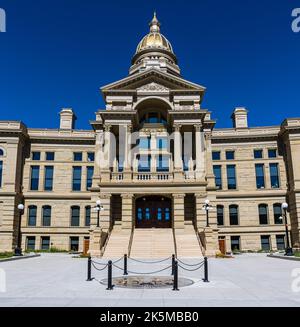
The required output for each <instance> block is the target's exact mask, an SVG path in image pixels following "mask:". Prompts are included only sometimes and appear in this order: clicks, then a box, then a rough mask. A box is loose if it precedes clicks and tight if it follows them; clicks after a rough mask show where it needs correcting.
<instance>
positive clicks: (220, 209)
mask: <svg viewBox="0 0 300 327" xmlns="http://www.w3.org/2000/svg"><path fill="white" fill-rule="evenodd" d="M217 221H218V225H224V207H223V206H217Z"/></svg>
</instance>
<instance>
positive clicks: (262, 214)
mask: <svg viewBox="0 0 300 327" xmlns="http://www.w3.org/2000/svg"><path fill="white" fill-rule="evenodd" d="M258 214H259V223H260V225H267V224H268V205H266V204H260V205H259V206H258Z"/></svg>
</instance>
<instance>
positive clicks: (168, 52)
mask: <svg viewBox="0 0 300 327" xmlns="http://www.w3.org/2000/svg"><path fill="white" fill-rule="evenodd" d="M149 25H150V32H149V33H148V34H147V35H146V36H144V37H143V39H142V40H141V41H140V43H139V44H138V46H137V48H136V53H135V55H134V57H133V59H132V66H131V68H130V74H134V73H137V72H141V71H145V70H147V69H150V68H157V69H160V70H162V71H165V72H169V73H172V74H175V75H180V69H179V67H178V66H177V58H176V56H175V54H174V51H173V48H172V45H171V43H170V42H169V41H168V39H167V38H166V37H165V36H164V35H162V34H161V33H160V25H161V24H160V22H159V21H158V19H157V17H156V13H154V16H153V19H152V21H151V22H150V24H149Z"/></svg>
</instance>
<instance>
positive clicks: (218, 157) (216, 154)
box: [212, 151, 221, 160]
mask: <svg viewBox="0 0 300 327" xmlns="http://www.w3.org/2000/svg"><path fill="white" fill-rule="evenodd" d="M212 160H221V152H220V151H213V152H212Z"/></svg>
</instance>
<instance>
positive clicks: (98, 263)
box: [92, 256, 124, 266]
mask: <svg viewBox="0 0 300 327" xmlns="http://www.w3.org/2000/svg"><path fill="white" fill-rule="evenodd" d="M123 258H124V257H123V256H122V257H121V258H119V259H118V260H116V261H113V262H112V263H118V262H120V261H121V260H123ZM92 261H93V263H95V264H97V265H101V266H104V265H107V263H103V262H98V261H94V260H92Z"/></svg>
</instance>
